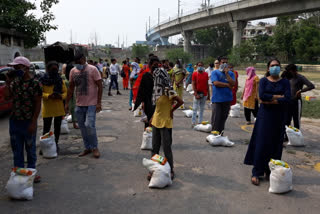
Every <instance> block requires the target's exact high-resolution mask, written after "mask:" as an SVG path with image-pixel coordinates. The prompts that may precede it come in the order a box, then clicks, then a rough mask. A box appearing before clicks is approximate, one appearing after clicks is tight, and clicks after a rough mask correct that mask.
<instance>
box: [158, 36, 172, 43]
mask: <svg viewBox="0 0 320 214" xmlns="http://www.w3.org/2000/svg"><path fill="white" fill-rule="evenodd" d="M160 41H161V45H170V43H169V37H160Z"/></svg>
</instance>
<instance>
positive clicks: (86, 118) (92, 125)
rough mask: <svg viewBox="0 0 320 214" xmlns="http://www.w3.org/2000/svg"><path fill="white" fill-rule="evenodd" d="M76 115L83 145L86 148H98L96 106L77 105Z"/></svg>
mask: <svg viewBox="0 0 320 214" xmlns="http://www.w3.org/2000/svg"><path fill="white" fill-rule="evenodd" d="M76 115H77V119H78V125H79V128H80V131H81V135H82V139H83V143H84V147H85V148H86V149H88V150H92V149H96V148H98V138H97V131H96V106H77V107H76Z"/></svg>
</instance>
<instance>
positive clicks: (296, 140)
mask: <svg viewBox="0 0 320 214" xmlns="http://www.w3.org/2000/svg"><path fill="white" fill-rule="evenodd" d="M286 133H287V136H288V139H289V143H288V145H289V146H305V145H306V144H305V142H304V138H303V135H302V133H301V131H300V130H299V129H297V128H294V127H292V126H286Z"/></svg>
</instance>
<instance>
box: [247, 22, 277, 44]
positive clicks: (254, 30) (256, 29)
mask: <svg viewBox="0 0 320 214" xmlns="http://www.w3.org/2000/svg"><path fill="white" fill-rule="evenodd" d="M274 27H275V25H270V24H268V23H264V22H260V23H259V24H258V25H252V23H251V22H248V24H247V26H246V28H245V29H244V31H243V35H242V39H243V40H247V39H253V38H255V37H257V36H259V35H268V36H273V28H274Z"/></svg>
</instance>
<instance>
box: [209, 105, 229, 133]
mask: <svg viewBox="0 0 320 214" xmlns="http://www.w3.org/2000/svg"><path fill="white" fill-rule="evenodd" d="M230 103H231V102H222V103H212V118H211V124H212V131H218V132H220V133H221V132H222V131H223V130H224V126H225V124H226V121H227V119H228V115H229V111H230Z"/></svg>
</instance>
